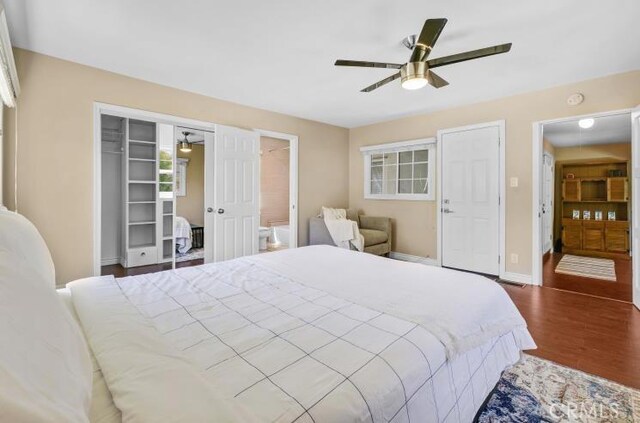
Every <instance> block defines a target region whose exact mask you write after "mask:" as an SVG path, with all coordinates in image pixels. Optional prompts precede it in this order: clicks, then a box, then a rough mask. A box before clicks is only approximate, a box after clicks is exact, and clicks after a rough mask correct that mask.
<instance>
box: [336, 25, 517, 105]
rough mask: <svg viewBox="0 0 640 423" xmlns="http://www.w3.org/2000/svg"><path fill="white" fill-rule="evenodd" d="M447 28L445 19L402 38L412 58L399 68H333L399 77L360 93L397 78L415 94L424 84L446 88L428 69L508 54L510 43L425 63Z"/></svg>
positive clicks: (360, 64)
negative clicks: (372, 70) (383, 72)
mask: <svg viewBox="0 0 640 423" xmlns="http://www.w3.org/2000/svg"><path fill="white" fill-rule="evenodd" d="M446 24H447V20H446V19H427V20H426V21H425V23H424V26H423V27H422V31H421V32H420V35H419V36H418V37H417V38H416V36H415V35H410V36H409V37H407V38H405V40H403V44H404V45H405V46H406V47H408V48H409V49H411V50H412V53H411V57H410V58H409V61H408V62H407V63H404V64H400V63H381V62H364V61H359V60H336V63H335V65H336V66H357V67H364V68H382V69H398V70H399V72H398V73H395V74H393V75H391V76H389V77H387V78H385V79H383V80H381V81H378V82H376V83H375V84H372V85H369V86H368V87H366V88H363V89H362V90H361V91H362V92H363V93H368V92H371V91H373V90H375V89H377V88H380V87H382V86H383V85H385V84H388V83H389V82H391V81H395V80H396V79H398V78H400V80H401V83H402V88H404V89H407V90H417V89H419V88H422V87H424V86H425V85H427V84H431V85H432V86H434V87H435V88H442V87H444V86H446V85H449V83H448V82H447V81H445V80H444V79H442V78H441V77H439V76H438V75H437V74H436V73H435V72H433V71H432V70H431V69H433V68H437V67H440V66H446V65H452V64H454V63H460V62H465V61H467V60H473V59H479V58H481V57H486V56H493V55H494V54H501V53H506V52H508V51H509V50H511V43H507V44H500V45H496V46H492V47H485V48H481V49H478V50H471V51H467V52H464V53H458V54H453V55H451V56H445V57H439V58H437V59H431V60H427V59H428V57H429V54H430V53H431V50H433V46H434V45H435V44H436V41H437V40H438V37H439V36H440V33H441V32H442V29H443V28H444V26H445V25H446Z"/></svg>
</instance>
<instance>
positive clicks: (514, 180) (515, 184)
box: [509, 176, 518, 188]
mask: <svg viewBox="0 0 640 423" xmlns="http://www.w3.org/2000/svg"><path fill="white" fill-rule="evenodd" d="M509 186H510V187H511V188H517V187H518V177H517V176H512V177H511V178H509Z"/></svg>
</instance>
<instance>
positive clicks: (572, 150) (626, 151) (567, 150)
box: [554, 140, 631, 162]
mask: <svg viewBox="0 0 640 423" xmlns="http://www.w3.org/2000/svg"><path fill="white" fill-rule="evenodd" d="M554 157H555V159H556V162H566V161H572V160H576V161H578V160H597V159H615V160H631V140H629V141H627V142H624V143H619V144H600V145H584V146H577V147H559V148H558V147H556V148H555V154H554Z"/></svg>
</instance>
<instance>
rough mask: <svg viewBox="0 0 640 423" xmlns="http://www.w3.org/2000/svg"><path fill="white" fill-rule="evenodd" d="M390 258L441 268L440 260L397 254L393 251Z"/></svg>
mask: <svg viewBox="0 0 640 423" xmlns="http://www.w3.org/2000/svg"><path fill="white" fill-rule="evenodd" d="M389 257H390V258H392V259H395V260H402V261H410V262H411V263H420V264H426V265H427V266H440V265H439V264H438V260H436V259H434V258H430V257H420V256H413V255H411V254H405V253H397V252H395V251H392V252H390V253H389Z"/></svg>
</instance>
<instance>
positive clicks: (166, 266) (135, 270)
mask: <svg viewBox="0 0 640 423" xmlns="http://www.w3.org/2000/svg"><path fill="white" fill-rule="evenodd" d="M203 263H204V260H203V259H197V260H189V261H181V262H179V263H176V267H189V266H199V265H201V264H203ZM171 268H172V266H171V263H162V264H152V265H150V266H140V267H130V268H128V269H127V268H124V267H122V266H121V265H119V264H112V265H109V266H102V268H101V269H100V273H101V274H102V275H113V276H115V277H116V278H123V277H125V276H135V275H143V274H145V273H154V272H162V271H163V270H171Z"/></svg>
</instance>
